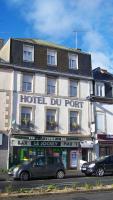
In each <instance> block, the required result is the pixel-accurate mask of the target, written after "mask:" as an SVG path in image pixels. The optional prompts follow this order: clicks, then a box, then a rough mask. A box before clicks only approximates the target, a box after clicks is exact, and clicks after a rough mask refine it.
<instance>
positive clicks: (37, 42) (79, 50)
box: [12, 38, 90, 55]
mask: <svg viewBox="0 0 113 200" xmlns="http://www.w3.org/2000/svg"><path fill="white" fill-rule="evenodd" d="M12 39H13V40H18V41H22V42H28V43H31V44H38V45H41V46H47V47H53V48H58V49H62V50H67V51H73V52H75V53H82V54H88V55H89V54H90V53H86V52H83V51H81V49H75V48H68V47H65V46H62V45H58V44H55V43H52V42H48V41H45V40H40V39H32V38H27V39H26V38H12Z"/></svg>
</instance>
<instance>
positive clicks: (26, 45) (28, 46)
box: [23, 44, 34, 62]
mask: <svg viewBox="0 0 113 200" xmlns="http://www.w3.org/2000/svg"><path fill="white" fill-rule="evenodd" d="M24 48H25V49H27V48H28V49H30V48H31V51H27V50H26V52H27V53H28V52H30V53H31V54H32V55H31V59H26V57H27V58H28V56H25V54H24V52H25V50H24ZM23 61H24V62H34V46H33V45H28V44H23Z"/></svg>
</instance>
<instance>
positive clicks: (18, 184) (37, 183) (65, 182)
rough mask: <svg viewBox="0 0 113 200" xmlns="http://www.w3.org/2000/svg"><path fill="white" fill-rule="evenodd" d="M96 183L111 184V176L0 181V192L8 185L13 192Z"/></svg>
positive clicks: (112, 177)
mask: <svg viewBox="0 0 113 200" xmlns="http://www.w3.org/2000/svg"><path fill="white" fill-rule="evenodd" d="M97 182H101V183H103V184H104V185H106V184H113V176H104V177H101V178H99V177H72V178H65V179H62V180H58V179H44V180H43V179H42V180H30V181H25V182H22V181H11V180H9V181H0V191H3V190H4V189H5V188H6V187H7V186H8V185H10V186H12V187H13V189H14V190H16V189H20V188H37V187H47V186H48V185H50V184H55V185H56V186H59V187H63V186H70V185H74V184H75V183H76V185H77V186H80V185H84V184H85V183H88V184H92V185H96V184H97Z"/></svg>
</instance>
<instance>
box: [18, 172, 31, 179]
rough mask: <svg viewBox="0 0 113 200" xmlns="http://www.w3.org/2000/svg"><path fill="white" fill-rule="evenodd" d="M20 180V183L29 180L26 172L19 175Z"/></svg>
mask: <svg viewBox="0 0 113 200" xmlns="http://www.w3.org/2000/svg"><path fill="white" fill-rule="evenodd" d="M20 180H21V181H28V180H29V173H28V172H22V173H21V174H20Z"/></svg>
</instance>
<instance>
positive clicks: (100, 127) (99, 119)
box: [96, 112, 105, 132]
mask: <svg viewBox="0 0 113 200" xmlns="http://www.w3.org/2000/svg"><path fill="white" fill-rule="evenodd" d="M96 128H97V131H100V132H105V113H103V112H97V113H96Z"/></svg>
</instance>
